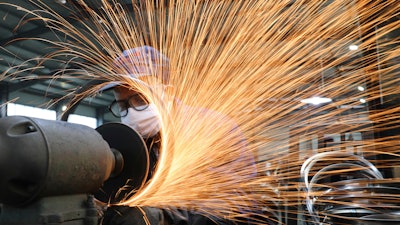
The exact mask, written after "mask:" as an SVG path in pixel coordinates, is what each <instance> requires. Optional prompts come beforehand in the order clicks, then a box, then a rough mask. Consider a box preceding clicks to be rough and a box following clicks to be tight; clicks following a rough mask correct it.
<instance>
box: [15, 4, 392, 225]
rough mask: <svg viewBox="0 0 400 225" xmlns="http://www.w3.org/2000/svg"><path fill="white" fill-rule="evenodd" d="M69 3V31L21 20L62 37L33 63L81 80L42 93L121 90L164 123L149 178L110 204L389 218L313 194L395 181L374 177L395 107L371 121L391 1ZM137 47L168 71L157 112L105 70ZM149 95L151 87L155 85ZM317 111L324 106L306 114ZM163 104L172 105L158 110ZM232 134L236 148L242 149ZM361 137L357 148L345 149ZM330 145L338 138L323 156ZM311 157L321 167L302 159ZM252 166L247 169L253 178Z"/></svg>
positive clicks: (387, 71) (386, 63) (62, 25)
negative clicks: (80, 85) (86, 83)
mask: <svg viewBox="0 0 400 225" xmlns="http://www.w3.org/2000/svg"><path fill="white" fill-rule="evenodd" d="M75 2H78V3H75V4H73V5H75V7H76V9H75V10H73V11H74V12H76V13H75V14H72V18H73V22H71V19H68V20H67V19H66V18H63V17H62V16H60V15H58V14H57V12H55V11H53V10H52V9H51V8H50V7H49V6H47V5H46V4H45V3H42V2H41V1H32V3H33V4H36V5H37V7H38V9H40V10H37V11H28V10H27V12H26V13H28V14H31V15H34V16H35V17H36V19H39V20H42V21H44V22H46V24H47V26H48V27H50V28H51V29H52V30H54V32H60V33H61V34H63V35H65V36H64V37H63V39H60V40H62V41H59V42H56V41H54V40H46V39H41V40H42V41H44V42H49V43H51V44H53V45H54V46H55V47H56V48H55V49H56V50H55V51H54V52H53V53H51V54H49V55H47V56H46V57H44V58H43V61H40V63H42V62H45V61H46V60H59V61H60V62H63V60H65V61H64V62H65V63H66V64H68V65H73V66H74V68H79V69H74V70H69V69H64V70H61V71H59V72H58V73H56V74H55V75H54V77H52V78H53V79H57V78H59V77H63V78H68V77H71V78H83V79H89V80H92V79H100V80H105V81H107V82H111V81H116V80H118V81H124V82H125V84H126V85H127V86H131V87H133V88H137V89H139V90H141V91H143V92H144V93H145V95H147V96H148V97H149V98H150V99H151V100H152V101H153V102H155V104H156V106H157V108H158V110H159V112H160V116H161V118H162V141H163V142H162V152H161V157H160V161H159V165H158V167H157V171H156V173H155V175H154V177H153V179H152V180H151V181H150V182H149V183H148V184H147V185H146V186H145V187H144V188H142V189H141V190H138V192H137V193H136V194H135V195H134V196H132V197H130V198H129V199H126V200H125V201H123V202H121V204H123V205H129V206H154V207H168V206H173V207H178V208H190V209H194V210H199V211H200V212H202V213H204V214H208V215H215V216H223V217H226V218H230V219H238V220H240V219H243V218H247V217H249V214H256V215H257V216H258V217H257V218H260V219H261V221H258V222H256V223H257V224H262V223H264V222H262V221H265V218H266V217H268V218H270V219H271V220H273V221H276V222H282V223H285V220H284V219H282V220H280V217H279V215H282V214H283V212H284V208H285V207H287V209H288V211H289V212H290V214H289V217H292V219H304V220H310V221H312V222H315V223H317V222H322V220H323V219H324V218H325V219H326V217H325V216H328V217H329V216H330V212H329V210H326V209H324V208H323V206H324V205H331V206H341V205H344V206H354V205H356V206H357V207H362V208H366V209H370V208H373V210H377V211H379V210H380V209H379V207H374V205H375V206H376V205H381V206H382V209H385V210H388V209H393V210H398V209H397V208H398V202H399V200H400V198H399V197H400V196H399V194H400V193H399V192H397V193H391V194H390V195H388V194H386V193H383V194H381V195H380V193H374V195H372V194H371V193H372V191H371V193H368V192H367V193H366V192H365V191H364V192H363V191H360V190H359V189H357V190H355V191H354V194H355V196H353V197H352V198H350V197H348V198H344V197H343V198H340V197H341V196H346V193H347V192H345V191H343V190H338V184H336V186H335V185H334V184H331V183H329V182H321V181H322V180H323V179H324V178H326V177H329V176H340V177H341V179H344V180H346V178H343V177H346V176H347V177H349V176H355V174H359V175H360V176H361V177H358V178H357V180H356V181H357V182H356V183H355V184H354V185H359V186H358V187H359V188H360V187H365V186H368V185H369V186H371V183H372V184H375V185H385V184H386V185H387V184H394V183H396V182H397V181H398V180H397V179H394V178H390V177H385V176H380V174H379V173H378V172H377V170H375V169H373V168H375V167H376V168H378V169H386V170H388V169H389V170H392V169H396V168H399V167H400V163H399V160H398V157H399V155H398V148H399V141H398V140H399V136H398V134H392V135H391V136H385V137H378V136H375V137H373V136H372V134H373V133H374V132H387V131H390V130H391V129H395V128H398V124H399V122H400V115H399V114H398V112H399V110H400V109H399V106H392V108H390V109H385V110H379V108H376V107H375V108H376V109H374V106H376V105H378V104H379V103H380V101H381V100H383V101H390V100H391V99H392V98H398V94H400V93H399V92H400V90H399V81H400V80H399V79H400V76H399V75H400V74H399V71H400V68H399V67H400V63H399V55H400V48H399V46H400V45H399V43H398V41H399V40H398V37H394V38H393V37H392V38H387V37H388V35H390V34H391V33H392V32H394V31H395V30H398V29H399V28H400V22H399V19H398V17H399V11H398V10H399V9H398V3H397V0H389V1H376V0H358V1H354V0H341V1H335V0H333V1H319V0H318V1H317V0H315V1H313V0H311V1H304V0H303V1H289V0H279V1H265V0H223V1H222V0H197V1H196V0H192V1H189V0H188V1H178V0H171V1H166V0H165V1H163V0H156V1H154V0H143V1H132V2H131V3H132V5H131V6H129V7H128V6H123V5H122V4H120V3H119V2H118V1H116V0H111V1H102V3H101V7H98V8H94V7H92V6H89V5H87V4H86V3H85V2H84V1H75ZM71 4H72V2H71ZM67 5H68V3H67ZM16 7H17V6H16ZM20 10H23V8H22V9H21V8H20ZM65 37H66V38H65ZM38 39H39V38H38ZM355 43H357V45H355ZM143 45H150V46H153V47H154V48H156V49H158V50H159V51H160V52H161V53H163V54H164V55H166V56H167V57H168V58H169V62H170V85H171V86H172V87H173V88H172V89H171V90H169V92H170V93H169V95H168V96H167V97H165V95H164V98H163V101H161V100H160V98H158V97H157V96H161V95H162V94H161V92H162V91H163V90H162V88H152V89H150V88H148V87H147V86H143V85H142V84H140V83H134V82H132V81H130V80H129V79H126V77H124V76H121V74H126V73H128V72H127V71H122V70H121V69H120V68H115V65H114V64H113V61H114V59H115V58H117V57H118V55H119V54H120V53H121V52H122V51H123V50H124V49H129V48H134V47H138V46H143ZM349 46H357V49H355V48H353V49H354V50H351V51H350V50H349ZM378 46H379V48H378ZM38 66H40V64H39V65H38ZM66 68H67V67H66ZM24 69H25V70H26V68H24ZM34 69H35V68H32V70H34ZM15 75H16V76H17V75H18V72H16V73H15ZM22 78H23V77H22ZM147 82H149V83H150V85H149V86H155V87H160V85H156V84H158V83H159V82H160V80H157V79H154V80H150V81H147ZM153 84H154V85H153ZM360 86H361V87H366V89H365V90H363V91H360V90H358V87H360ZM98 88H99V87H95V88H93V89H91V90H88V91H87V92H85V93H84V94H83V95H80V96H76V98H83V97H85V96H89V95H94V94H95V93H96V91H97V90H98ZM71 94H73V92H71ZM317 97H320V98H322V97H324V98H329V99H332V102H327V103H322V104H315V105H310V104H307V103H305V102H304V99H312V98H314V99H315V98H317ZM172 98H176V99H179V102H180V103H179V104H172V105H171V104H167V103H168V102H170V101H171V100H172ZM360 99H364V101H365V103H362V102H360ZM302 100H303V101H302ZM367 104H369V105H370V106H371V107H370V108H369V110H368V111H367V110H366V109H367V107H366V105H367ZM186 105H189V106H191V107H187V106H186ZM198 108H202V109H207V110H209V111H207V110H198ZM232 123H234V124H236V125H237V126H238V128H239V129H240V131H241V133H242V134H243V136H244V137H245V138H246V139H247V146H246V147H245V148H244V146H243V145H242V144H243V143H240V142H239V138H238V132H237V131H238V130H237V129H236V130H235V131H232V128H233V126H232ZM361 133H362V134H364V136H363V139H362V140H361V138H359V139H355V138H354V137H352V138H350V137H349V135H350V136H351V135H353V136H354V135H355V134H361ZM335 134H343V135H344V136H345V134H346V135H347V136H345V138H344V139H342V140H339V141H338V140H332V142H326V144H325V145H322V144H321V143H323V141H322V140H323V138H324V137H325V138H327V137H333V136H334V135H335ZM329 135H331V136H329ZM318 140H319V141H318ZM332 143H334V144H332ZM316 145H318V146H316ZM300 149H301V150H300ZM312 149H317V150H312ZM317 151H318V152H317ZM325 152H331V153H332V152H334V153H332V154H331V153H329V154H325ZM350 152H352V153H354V154H358V155H361V156H363V157H355V156H354V155H351V154H349V153H350ZM315 153H319V154H318V155H317V156H319V157H316V158H310V157H311V156H312V155H315ZM249 156H255V158H256V167H257V175H256V176H254V167H253V166H252V164H251V163H250V160H248V158H249ZM389 156H390V157H389ZM307 158H310V160H311V162H309V161H310V160H309V161H307V162H308V164H307V165H303V163H305V162H306V159H307ZM364 158H365V159H368V160H369V161H368V162H370V163H372V164H369V163H367V162H364V161H363V159H364ZM376 159H379V160H376ZM302 165H303V168H302ZM332 165H333V166H332ZM301 172H302V173H301ZM313 176H314V177H313ZM303 177H307V178H308V179H307V180H306V181H307V182H303V181H302V178H303ZM328 180H329V179H328ZM318 181H320V182H318ZM315 197H318V198H315ZM395 202H397V204H396V203H395ZM299 204H300V205H301V204H303V206H299ZM318 210H319V212H316V211H318ZM298 214H299V215H301V217H302V218H300V217H298V216H297V215H298ZM308 214H310V216H307V215H308ZM331 216H332V215H331Z"/></svg>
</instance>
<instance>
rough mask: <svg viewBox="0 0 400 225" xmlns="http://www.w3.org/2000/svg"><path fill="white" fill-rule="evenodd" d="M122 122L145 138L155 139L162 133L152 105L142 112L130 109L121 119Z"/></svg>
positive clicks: (155, 110)
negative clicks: (155, 136) (154, 137)
mask: <svg viewBox="0 0 400 225" xmlns="http://www.w3.org/2000/svg"><path fill="white" fill-rule="evenodd" d="M121 122H122V123H124V124H126V125H128V126H129V127H131V128H132V129H134V130H136V131H137V132H138V133H139V134H140V135H141V136H142V137H144V138H148V137H153V136H154V135H156V134H157V133H158V132H159V131H160V120H159V118H158V115H157V109H156V107H155V105H154V104H150V105H149V107H147V108H146V109H145V110H142V111H136V110H135V109H133V108H128V114H127V115H126V116H124V117H122V118H121Z"/></svg>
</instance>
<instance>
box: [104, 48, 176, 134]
mask: <svg viewBox="0 0 400 225" xmlns="http://www.w3.org/2000/svg"><path fill="white" fill-rule="evenodd" d="M114 66H115V69H116V72H117V73H118V74H122V75H123V76H128V78H129V79H131V80H132V82H138V83H144V84H147V85H149V86H151V85H163V86H165V85H167V84H168V78H169V61H168V58H167V57H166V56H164V55H162V54H161V53H160V52H158V51H157V50H156V49H154V48H152V47H149V46H143V47H138V48H133V49H128V50H125V51H124V52H123V53H122V54H121V56H119V57H118V58H117V59H116V60H115V61H114ZM105 88H107V89H109V88H113V90H114V95H115V101H113V102H112V103H111V105H110V107H109V109H110V111H111V112H112V114H113V115H114V116H116V117H119V118H121V122H122V123H125V124H126V125H128V126H130V127H132V128H133V129H135V130H136V131H137V132H139V133H140V134H141V135H142V136H143V137H152V136H154V135H155V134H157V133H158V132H159V131H160V122H159V116H158V115H157V110H156V108H155V106H154V104H153V103H151V102H149V101H148V100H147V99H146V98H145V97H144V95H143V94H142V93H140V92H139V91H138V90H136V89H134V88H131V87H130V86H129V85H127V84H126V83H124V82H122V81H118V82H112V83H110V84H108V85H107V86H106V87H105ZM103 89H104V88H103Z"/></svg>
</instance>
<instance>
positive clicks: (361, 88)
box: [357, 86, 365, 91]
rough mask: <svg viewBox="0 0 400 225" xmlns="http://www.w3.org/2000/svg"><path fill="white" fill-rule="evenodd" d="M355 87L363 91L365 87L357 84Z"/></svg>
mask: <svg viewBox="0 0 400 225" xmlns="http://www.w3.org/2000/svg"><path fill="white" fill-rule="evenodd" d="M357 89H358V90H359V91H365V88H364V87H363V86H358V87H357Z"/></svg>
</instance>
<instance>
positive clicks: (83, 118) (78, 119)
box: [68, 114, 97, 128]
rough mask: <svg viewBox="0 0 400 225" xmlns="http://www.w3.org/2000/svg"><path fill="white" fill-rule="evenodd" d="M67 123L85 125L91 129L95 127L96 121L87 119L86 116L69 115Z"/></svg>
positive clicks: (91, 118) (90, 118)
mask: <svg viewBox="0 0 400 225" xmlns="http://www.w3.org/2000/svg"><path fill="white" fill-rule="evenodd" d="M68 122H70V123H78V124H82V125H86V126H88V127H91V128H96V127H97V120H96V119H95V118H93V117H88V116H81V115H76V114H71V115H69V116H68Z"/></svg>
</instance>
